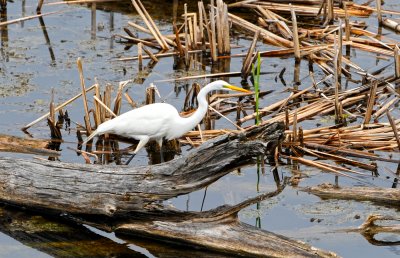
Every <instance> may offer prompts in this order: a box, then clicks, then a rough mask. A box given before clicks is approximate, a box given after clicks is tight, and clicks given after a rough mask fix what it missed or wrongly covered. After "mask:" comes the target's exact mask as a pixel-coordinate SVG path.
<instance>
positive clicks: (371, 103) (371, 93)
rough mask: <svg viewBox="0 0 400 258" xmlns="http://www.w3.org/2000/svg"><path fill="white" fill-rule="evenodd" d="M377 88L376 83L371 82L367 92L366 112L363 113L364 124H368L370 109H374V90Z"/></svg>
mask: <svg viewBox="0 0 400 258" xmlns="http://www.w3.org/2000/svg"><path fill="white" fill-rule="evenodd" d="M377 87H378V81H376V80H375V81H373V82H372V85H371V89H370V91H369V97H368V103H367V110H366V111H365V117H364V124H369V121H370V120H371V115H372V109H373V108H374V104H375V98H376V89H377Z"/></svg>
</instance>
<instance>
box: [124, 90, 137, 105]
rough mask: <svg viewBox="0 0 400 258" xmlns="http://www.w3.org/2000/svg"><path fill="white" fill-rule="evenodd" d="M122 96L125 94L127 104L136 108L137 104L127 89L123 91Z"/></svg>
mask: <svg viewBox="0 0 400 258" xmlns="http://www.w3.org/2000/svg"><path fill="white" fill-rule="evenodd" d="M124 96H125V99H126V100H127V101H128V103H129V105H131V107H132V108H136V107H137V104H136V103H135V101H133V99H132V98H131V96H129V94H128V90H126V91H125V93H124Z"/></svg>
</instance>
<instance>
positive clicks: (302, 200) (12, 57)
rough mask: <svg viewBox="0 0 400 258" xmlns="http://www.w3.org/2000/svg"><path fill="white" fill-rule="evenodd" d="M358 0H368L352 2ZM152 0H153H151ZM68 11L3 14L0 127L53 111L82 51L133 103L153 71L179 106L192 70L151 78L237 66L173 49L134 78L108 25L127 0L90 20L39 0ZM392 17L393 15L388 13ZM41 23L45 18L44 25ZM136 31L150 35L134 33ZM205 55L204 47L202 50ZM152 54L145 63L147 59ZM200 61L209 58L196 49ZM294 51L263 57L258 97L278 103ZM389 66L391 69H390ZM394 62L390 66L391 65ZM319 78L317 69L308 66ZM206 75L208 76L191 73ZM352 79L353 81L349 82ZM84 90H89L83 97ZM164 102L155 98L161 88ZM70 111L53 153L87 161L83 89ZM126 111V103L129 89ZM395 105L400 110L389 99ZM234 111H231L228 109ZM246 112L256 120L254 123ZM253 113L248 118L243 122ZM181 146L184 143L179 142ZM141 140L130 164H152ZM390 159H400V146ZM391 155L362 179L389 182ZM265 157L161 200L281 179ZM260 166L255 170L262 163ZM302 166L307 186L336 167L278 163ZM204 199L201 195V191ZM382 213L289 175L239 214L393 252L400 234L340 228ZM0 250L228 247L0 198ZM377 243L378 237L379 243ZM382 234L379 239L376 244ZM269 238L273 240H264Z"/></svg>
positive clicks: (331, 246) (167, 15)
mask: <svg viewBox="0 0 400 258" xmlns="http://www.w3.org/2000/svg"><path fill="white" fill-rule="evenodd" d="M176 2H178V3H179V9H178V15H180V14H181V13H182V11H181V10H182V7H183V4H184V2H183V1H176ZM357 2H363V1H357ZM144 3H145V5H146V7H148V11H149V13H150V14H152V15H153V17H154V18H155V20H156V23H157V25H158V26H159V27H160V29H161V30H162V32H163V33H171V28H172V26H171V24H172V22H171V19H172V17H171V16H172V13H173V4H172V3H173V1H144ZM151 3H153V5H152V4H151ZM196 3H197V2H196V1H190V2H189V9H190V8H193V7H194V6H196ZM36 4H37V1H33V0H25V1H22V0H15V1H14V2H12V3H11V2H9V3H8V6H7V10H6V12H3V14H2V19H3V21H4V20H12V19H16V18H19V17H22V16H28V15H34V14H35V9H36ZM385 8H386V9H391V10H397V11H400V4H399V3H398V2H397V1H395V0H391V1H386V4H385ZM59 10H63V12H62V13H60V14H55V15H50V16H45V17H43V20H42V21H41V22H42V24H41V23H40V21H39V20H38V19H33V20H29V21H25V22H22V23H17V24H12V25H8V26H7V27H5V28H3V29H2V30H0V32H1V51H0V55H1V57H0V58H1V67H0V104H1V109H0V132H1V133H4V134H10V135H17V136H24V133H23V132H22V131H21V130H20V128H21V127H23V126H24V125H26V124H27V123H29V122H31V121H33V120H34V119H36V118H37V117H39V116H41V115H42V114H44V113H46V112H48V110H49V108H48V107H49V102H50V99H51V91H52V89H54V91H55V103H62V102H64V101H66V100H68V99H69V98H71V97H73V96H74V95H76V94H77V93H79V92H80V82H79V75H78V71H77V68H76V60H77V58H78V57H82V59H83V68H84V75H85V78H86V85H87V86H90V85H92V84H94V82H95V78H97V80H98V82H99V83H100V85H101V86H102V87H103V88H104V87H105V85H106V84H111V85H112V86H113V87H114V92H115V91H116V89H117V87H118V82H120V81H124V80H131V79H135V78H136V82H134V83H131V84H129V86H128V88H127V89H128V92H129V95H130V96H131V97H132V98H133V99H134V100H135V101H137V102H139V103H141V102H142V101H144V94H145V90H146V87H148V86H149V84H150V83H151V82H155V84H156V86H157V87H158V89H159V91H160V94H161V97H162V99H163V100H165V101H166V102H168V103H171V104H173V105H175V106H176V107H177V108H178V109H181V108H182V106H183V101H184V97H185V94H186V91H187V89H188V85H191V83H192V82H193V81H183V82H156V81H158V80H163V79H170V78H179V77H182V76H188V75H197V74H204V73H210V72H211V71H213V72H227V71H240V69H241V63H242V61H241V58H236V59H232V60H228V61H225V63H224V66H225V68H224V69H222V68H221V67H222V66H223V65H220V67H210V66H202V65H198V66H195V68H193V69H190V70H189V71H186V70H185V69H181V68H179V67H176V66H174V60H173V58H162V59H160V61H159V63H158V64H157V65H156V66H155V67H154V68H153V69H152V70H151V71H149V74H148V76H146V77H145V80H144V82H142V83H138V81H139V80H138V77H141V76H142V77H143V75H141V74H140V73H139V71H138V65H137V62H136V61H133V62H119V61H115V60H116V59H117V58H119V57H127V56H134V55H135V54H136V47H135V46H134V47H132V48H130V49H128V50H125V49H124V48H125V45H123V44H120V43H118V42H117V41H116V40H115V39H114V38H112V35H113V34H125V33H124V32H123V29H122V28H123V27H124V26H127V22H128V21H133V22H136V21H137V22H138V23H139V24H142V23H141V20H140V17H138V16H137V15H136V14H135V13H134V12H133V9H132V8H131V7H130V2H129V1H126V2H121V4H120V5H118V6H113V7H110V5H101V6H100V5H98V6H97V11H96V24H95V26H94V28H95V32H94V30H93V27H92V26H91V9H90V7H86V6H77V5H44V7H43V10H42V12H43V13H46V12H51V11H59ZM394 18H398V17H394ZM354 19H355V20H364V21H365V22H367V23H368V24H369V25H370V26H369V28H368V30H370V31H373V32H376V31H377V30H378V28H377V22H376V19H375V17H374V16H371V18H370V19H360V18H354ZM43 24H44V25H45V26H43ZM383 34H384V35H385V34H389V36H390V37H392V38H395V39H397V40H398V39H399V37H398V36H397V35H393V32H391V31H388V30H386V29H383ZM139 36H140V37H144V36H145V35H143V34H139ZM250 42H251V40H249V39H248V38H246V36H245V35H243V34H241V33H239V32H234V37H233V43H235V44H237V45H240V46H243V47H241V48H237V49H234V50H233V53H242V52H246V51H247V47H248V45H249V44H250ZM258 48H259V49H260V50H265V49H274V47H271V46H265V45H262V44H261V43H259V44H258ZM351 53H352V58H351V59H352V61H354V62H355V63H357V64H359V65H360V66H361V67H363V68H364V69H371V68H374V67H375V66H377V65H384V64H385V63H388V64H389V63H391V62H392V61H393V60H391V59H388V60H385V59H381V58H378V57H377V56H376V55H375V54H371V53H365V52H362V51H359V50H352V52H351ZM199 58H200V57H199ZM147 62H148V61H145V62H144V65H146V64H147ZM203 63H207V60H203ZM293 64H294V60H293V59H292V58H287V59H280V58H269V59H267V60H264V63H263V65H262V69H263V71H265V72H267V73H266V74H265V75H263V76H262V77H261V85H262V86H261V87H262V88H261V89H262V90H270V89H272V90H274V92H273V93H272V94H270V95H267V96H266V97H265V98H264V99H262V101H261V102H262V103H261V105H262V106H266V105H268V103H269V104H270V103H272V102H275V101H277V100H280V99H282V98H284V97H286V96H288V95H289V93H288V92H286V91H284V90H285V89H286V87H285V85H283V83H282V82H281V81H280V80H279V79H278V80H276V77H277V75H278V74H279V72H280V71H281V70H282V69H283V68H286V72H285V74H284V80H285V83H286V84H287V85H288V86H290V85H292V83H293V76H294V75H293ZM390 69H392V70H393V68H390ZM390 69H389V70H390ZM315 75H316V78H317V80H320V79H322V78H323V77H324V74H323V73H322V71H320V70H319V69H317V68H315ZM300 78H301V82H302V83H301V85H300V88H301V89H303V88H307V87H309V86H310V85H311V82H310V79H309V78H308V63H306V62H302V63H301V74H300ZM228 80H229V81H230V82H231V83H233V84H237V85H240V78H237V77H235V78H229V79H228ZM197 81H198V82H199V83H201V84H203V85H204V84H205V83H207V82H208V81H207V80H197ZM355 86H357V85H356V84H353V83H348V86H347V87H355ZM90 101H91V100H90ZM156 101H160V99H158V97H157V99H156ZM67 110H68V112H69V116H70V118H71V119H72V121H73V126H72V129H71V131H70V132H68V131H63V138H64V141H65V143H63V144H62V145H61V148H62V149H63V151H62V155H61V157H60V160H62V161H65V162H79V163H83V162H84V161H83V159H82V157H80V156H77V155H76V154H75V152H73V151H71V150H69V149H68V147H70V148H76V143H77V139H76V131H75V130H74V128H75V127H76V126H75V125H74V122H77V123H80V124H83V123H84V122H83V115H82V113H83V112H82V110H83V105H82V101H81V100H80V99H78V100H77V101H75V102H74V103H73V104H71V105H69V106H68V107H67ZM123 110H124V111H126V110H129V105H128V104H127V102H126V101H125V100H124V102H123ZM392 113H393V115H394V116H396V117H397V118H398V117H399V111H398V110H397V109H396V110H394V111H393V112H392ZM231 118H232V119H234V117H231ZM251 123H252V122H251ZM317 123H320V124H323V125H332V124H334V120H333V119H332V118H331V117H318V118H317V119H316V120H311V121H306V122H302V126H303V128H311V127H315V126H316V124H317ZM248 124H250V122H249V123H248ZM216 127H217V128H231V129H233V126H232V125H230V124H229V123H227V122H225V121H222V120H221V119H220V120H218V122H217V123H216ZM29 132H30V133H31V134H32V135H33V136H34V137H35V138H49V137H50V134H49V129H48V127H47V124H46V122H45V121H43V122H40V123H39V124H37V125H35V126H33V127H32V128H31V129H30V130H29ZM186 149H188V147H184V148H183V150H184V151H185V150H186ZM2 155H3V156H12V157H22V158H28V159H31V158H32V155H22V154H11V153H2ZM148 155H149V154H148V153H147V152H146V150H144V149H143V150H142V151H141V152H140V153H139V154H138V155H137V156H136V157H135V159H134V161H133V162H134V163H135V164H148V163H149V158H148ZM393 158H397V159H399V158H400V157H399V155H398V153H394V154H393ZM396 168H397V164H389V163H384V162H380V163H379V173H380V174H381V176H380V177H378V178H373V179H367V181H368V182H369V183H372V184H374V185H377V186H382V187H391V185H392V183H393V178H392V177H391V175H390V174H388V172H387V169H390V170H392V171H396ZM271 170H272V168H271V167H270V166H268V165H266V166H265V173H262V172H261V170H260V169H259V168H257V166H256V165H254V166H248V167H245V168H242V169H241V170H240V171H232V172H231V173H230V174H228V175H227V176H225V177H223V178H221V179H220V180H218V181H217V182H215V183H213V184H212V185H210V186H209V187H208V188H207V189H202V190H199V191H196V192H193V193H191V194H188V195H183V196H180V197H178V198H175V199H172V200H169V201H167V202H166V204H168V205H172V206H174V207H176V208H179V209H181V210H192V211H199V210H201V209H202V210H208V209H211V208H215V207H217V206H220V205H223V204H237V203H239V202H241V201H243V200H245V199H247V198H249V197H253V196H255V195H257V193H262V192H267V191H274V190H275V189H276V182H275V180H274V176H273V173H272V172H271ZM257 171H258V172H257ZM296 171H300V172H301V173H303V175H305V176H306V177H307V178H306V179H303V180H302V181H300V184H299V186H301V187H303V186H312V185H317V184H320V183H322V182H330V183H334V176H333V175H331V174H327V173H323V172H321V171H320V170H317V169H314V168H311V167H307V166H303V165H298V166H281V167H279V168H278V175H279V177H280V178H281V179H282V178H283V177H285V176H291V175H292V173H295V172H296ZM339 182H340V185H343V186H356V185H363V183H361V182H359V181H355V180H353V179H348V178H340V180H339ZM203 199H204V202H203ZM375 213H379V214H385V215H393V216H398V214H399V211H398V210H397V209H394V208H387V207H384V206H377V205H374V204H371V203H368V202H362V203H360V202H354V201H342V200H321V199H319V198H317V197H315V196H313V195H309V194H306V193H304V192H301V191H298V188H297V187H296V186H288V187H287V188H286V189H285V190H284V191H283V192H282V193H281V194H280V195H278V196H277V197H275V198H272V199H270V200H266V201H263V202H261V203H259V204H257V205H254V206H250V207H248V208H246V209H244V210H242V211H241V212H240V213H239V217H240V219H241V221H243V222H246V223H248V224H251V225H255V226H259V227H261V228H262V229H265V230H269V231H272V232H275V233H278V234H283V235H285V236H288V237H291V238H293V239H298V240H301V241H305V242H307V243H309V244H311V245H313V246H316V247H318V248H322V249H326V250H330V251H334V252H336V253H338V254H339V255H341V256H344V257H398V256H399V255H400V247H399V246H398V245H390V244H388V243H387V242H394V241H399V240H400V239H399V236H398V235H385V234H382V235H378V236H376V238H377V240H380V241H381V242H372V243H370V242H369V241H368V240H367V239H366V238H364V237H363V236H362V235H361V234H359V233H343V231H342V230H343V229H350V228H356V227H358V226H360V225H361V224H362V223H363V222H364V220H365V219H366V218H367V217H368V215H370V214H375ZM0 221H1V223H0V231H1V233H0V257H48V256H56V257H194V256H199V257H204V256H213V257H223V256H221V255H219V254H211V253H209V252H208V251H199V250H190V249H187V248H180V247H176V246H173V245H167V244H162V243H156V242H152V241H149V240H145V239H141V238H139V237H138V238H127V237H126V236H120V235H117V236H116V235H115V234H110V233H105V232H102V231H99V230H97V229H94V228H92V227H89V226H81V225H75V224H71V223H67V222H65V221H59V220H55V219H54V218H51V217H43V216H42V215H39V214H31V213H29V212H26V211H21V210H16V209H12V208H10V207H7V206H4V207H1V208H0ZM378 243H380V244H378ZM382 243H386V244H382ZM266 244H268V243H266Z"/></svg>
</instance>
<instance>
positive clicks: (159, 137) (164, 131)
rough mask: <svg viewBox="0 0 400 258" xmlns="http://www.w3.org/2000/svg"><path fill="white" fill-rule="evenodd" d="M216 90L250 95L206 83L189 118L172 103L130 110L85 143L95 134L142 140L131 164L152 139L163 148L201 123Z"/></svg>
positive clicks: (98, 130) (217, 84)
mask: <svg viewBox="0 0 400 258" xmlns="http://www.w3.org/2000/svg"><path fill="white" fill-rule="evenodd" d="M213 90H235V91H241V92H246V93H248V92H250V91H248V90H245V89H243V88H239V87H236V86H233V85H230V84H229V83H227V82H225V81H223V80H218V81H214V82H211V83H209V84H207V85H206V86H205V87H204V88H202V89H201V90H200V92H199V94H198V95H197V101H198V109H197V110H196V111H195V112H194V113H193V114H192V115H191V116H189V117H181V116H180V115H179V113H178V111H177V110H176V108H175V107H173V106H172V105H170V104H167V103H154V104H149V105H145V106H143V107H140V108H136V109H133V110H131V111H128V112H126V113H124V114H122V115H120V116H117V117H115V118H114V119H112V120H108V121H106V122H104V123H102V124H100V125H99V126H98V127H97V129H96V130H95V131H94V132H93V133H92V134H91V135H90V136H89V137H87V138H86V140H85V141H84V142H83V143H82V145H83V144H86V143H87V142H88V141H90V140H91V139H93V137H95V136H96V135H102V134H105V133H111V134H116V135H120V136H124V137H129V138H134V139H136V140H139V144H138V145H137V147H136V149H135V151H134V152H133V155H132V156H131V157H130V158H129V160H128V161H127V162H126V163H125V165H128V164H129V162H130V161H131V160H132V158H133V157H134V156H135V155H136V153H137V152H138V151H139V150H140V149H141V148H142V147H143V146H144V145H146V143H147V142H148V141H149V140H155V141H157V143H158V144H159V145H160V149H161V147H162V142H163V139H164V138H165V139H167V140H172V139H176V138H179V137H181V136H182V135H184V134H185V133H186V132H188V131H190V130H192V129H193V128H194V127H195V126H196V125H197V124H198V123H200V122H201V120H202V119H203V117H204V115H205V114H206V112H207V109H208V102H207V99H206V96H207V94H208V93H209V92H211V91H213Z"/></svg>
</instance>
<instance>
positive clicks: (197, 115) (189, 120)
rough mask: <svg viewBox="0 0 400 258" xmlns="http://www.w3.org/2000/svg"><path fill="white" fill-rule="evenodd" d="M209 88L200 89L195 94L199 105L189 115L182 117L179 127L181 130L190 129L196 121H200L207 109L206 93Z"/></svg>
mask: <svg viewBox="0 0 400 258" xmlns="http://www.w3.org/2000/svg"><path fill="white" fill-rule="evenodd" d="M211 90H212V89H211V88H208V89H206V88H204V89H202V90H201V91H200V92H199V94H198V95H197V101H198V103H199V106H198V108H197V110H196V111H195V112H194V113H193V114H192V115H191V116H189V117H186V118H182V120H181V121H182V122H181V128H180V129H182V131H184V132H187V131H190V130H192V129H193V128H194V127H195V126H196V125H197V124H198V123H200V122H201V120H202V119H203V117H204V116H205V114H206V113H207V109H208V102H207V94H208V93H209V92H210V91H211Z"/></svg>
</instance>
